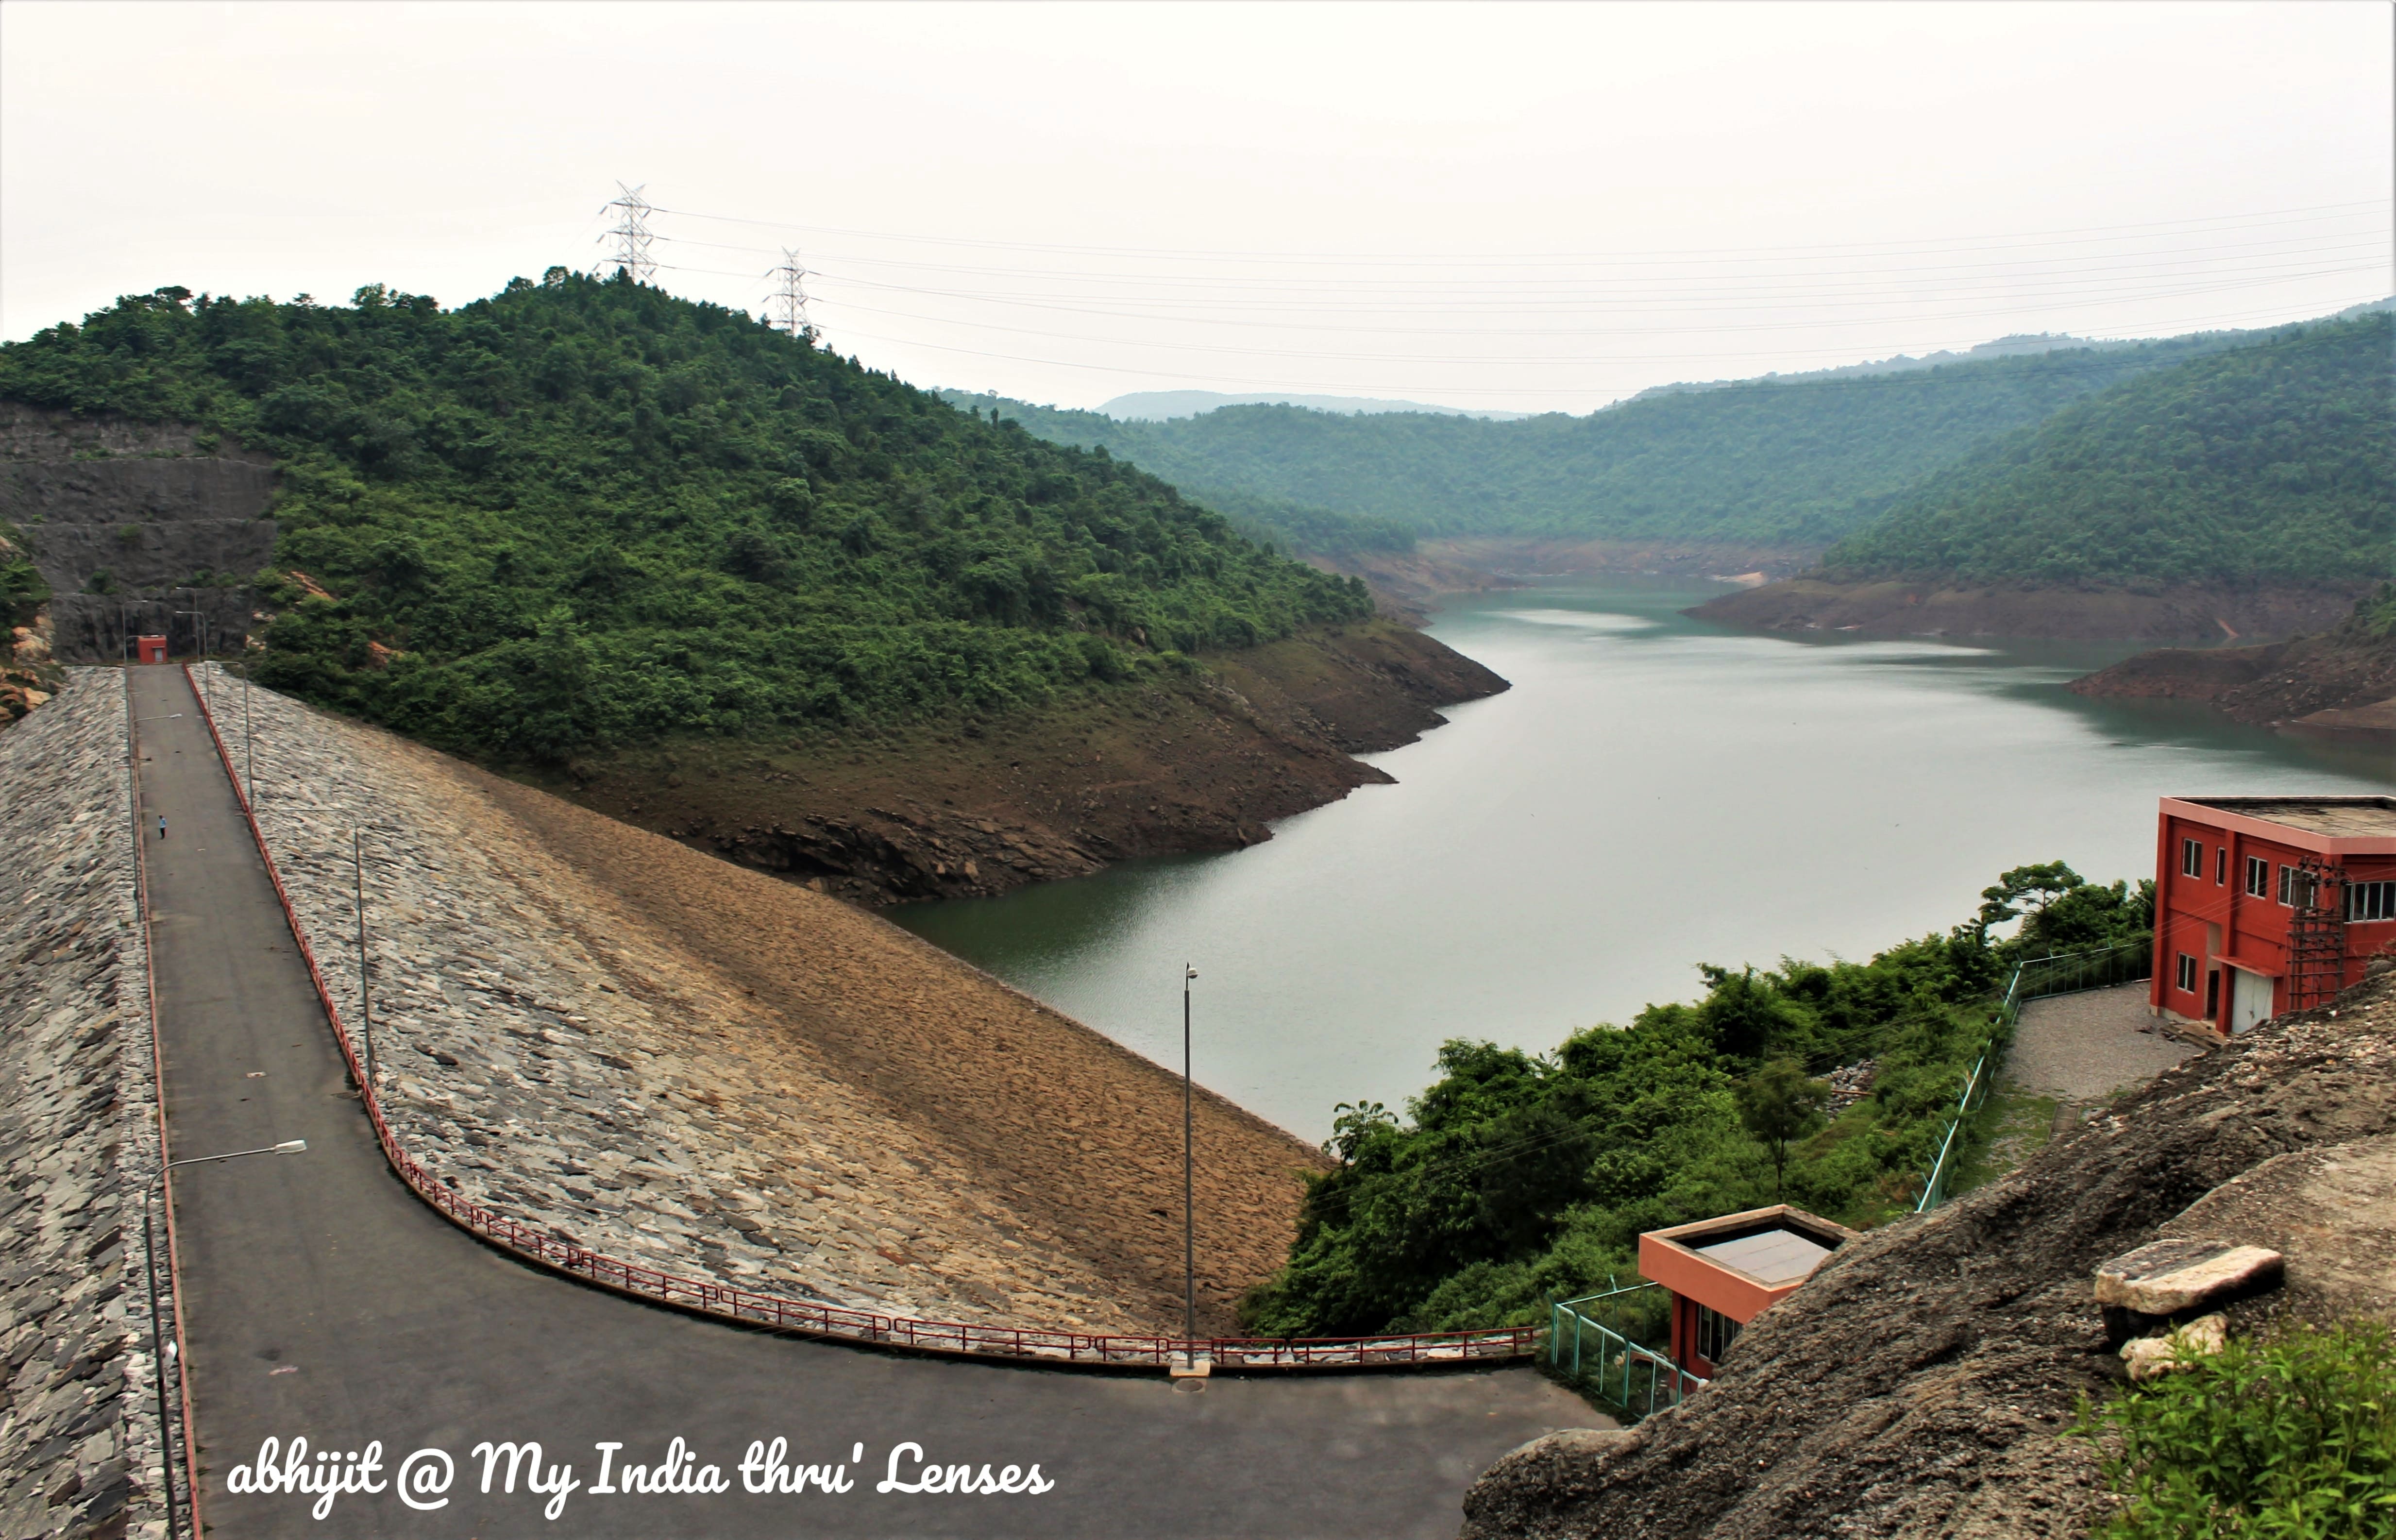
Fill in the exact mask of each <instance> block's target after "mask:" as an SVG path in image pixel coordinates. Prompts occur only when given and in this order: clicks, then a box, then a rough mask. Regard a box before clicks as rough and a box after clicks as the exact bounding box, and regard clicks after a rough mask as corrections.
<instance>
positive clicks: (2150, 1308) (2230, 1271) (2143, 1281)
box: [2097, 1241, 2282, 1316]
mask: <svg viewBox="0 0 2396 1540" xmlns="http://www.w3.org/2000/svg"><path fill="white" fill-rule="evenodd" d="M2281 1270H2282V1263H2281V1258H2280V1254H2279V1253H2278V1252H2275V1251H2266V1250H2264V1249H2263V1248H2262V1247H2260V1246H2233V1245H2230V1243H2229V1242H2228V1241H2153V1242H2150V1244H2147V1245H2144V1246H2140V1247H2139V1248H2138V1249H2137V1250H2136V1251H2133V1252H2125V1253H2123V1255H2120V1256H2117V1257H2115V1258H2113V1259H2112V1260H2111V1261H2110V1262H2106V1263H2102V1264H2100V1265H2099V1266H2098V1267H2097V1304H2099V1305H2104V1306H2109V1307H2112V1308H2118V1309H2123V1310H2132V1311H2136V1313H2137V1314H2139V1315H2148V1316H2175V1315H2179V1314H2181V1313H2182V1312H2184V1311H2188V1310H2193V1309H2196V1308H2199V1307H2201V1306H2203V1305H2208V1304H2212V1303H2215V1302H2216V1301H2219V1300H2225V1299H2230V1298H2233V1297H2235V1296H2237V1295H2240V1294H2251V1293H2253V1292H2255V1291H2256V1290H2258V1289H2266V1288H2270V1287H2271V1286H2272V1285H2274V1284H2276V1283H2278V1282H2279V1281H2280V1275H2281Z"/></svg>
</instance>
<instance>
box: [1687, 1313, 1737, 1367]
mask: <svg viewBox="0 0 2396 1540" xmlns="http://www.w3.org/2000/svg"><path fill="white" fill-rule="evenodd" d="M1738 1331H1739V1323H1738V1322H1737V1321H1733V1320H1732V1319H1731V1318H1730V1317H1728V1316H1726V1315H1724V1314H1723V1313H1722V1312H1721V1311H1720V1310H1717V1309H1715V1308H1713V1307H1711V1306H1710V1305H1700V1306H1698V1307H1697V1325H1696V1334H1697V1357H1699V1358H1701V1359H1703V1360H1705V1361H1707V1362H1708V1363H1710V1364H1713V1365H1714V1366H1716V1367H1717V1368H1719V1367H1720V1366H1721V1364H1722V1356H1723V1355H1724V1353H1727V1352H1729V1351H1730V1345H1731V1344H1732V1343H1734V1342H1737V1340H1738ZM1709 1347H1711V1348H1712V1349H1713V1351H1711V1352H1708V1351H1707V1350H1706V1349H1707V1348H1709Z"/></svg>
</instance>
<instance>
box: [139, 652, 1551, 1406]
mask: <svg viewBox="0 0 2396 1540" xmlns="http://www.w3.org/2000/svg"><path fill="white" fill-rule="evenodd" d="M183 675H184V678H185V680H186V681H187V682H188V683H191V684H193V690H192V694H193V697H194V698H196V699H197V700H198V701H199V703H200V715H201V718H202V720H204V721H206V723H207V724H208V736H209V737H210V738H211V739H213V740H214V741H215V743H216V746H217V757H218V758H219V759H220V761H221V762H222V763H223V764H224V768H225V777H226V778H227V779H228V780H230V781H231V782H232V783H233V800H234V801H235V802H237V803H239V804H240V806H241V811H242V816H243V817H244V818H246V819H247V820H248V823H249V832H250V837H251V838H252V839H254V840H256V841H257V842H258V853H259V855H260V856H261V857H262V858H263V859H264V860H265V862H266V875H267V877H268V879H269V880H270V881H271V882H273V884H274V896H275V897H276V898H277V899H279V900H280V901H281V902H282V905H283V912H284V915H285V917H286V919H288V920H289V922H290V924H291V936H292V939H293V940H294V941H296V942H297V943H298V944H299V948H300V960H301V961H302V962H304V963H307V965H308V976H309V978H310V979H311V980H312V981H313V983H314V984H315V986H316V998H317V999H318V1000H319V1001H320V1002H323V1004H324V1007H325V1016H326V1019H327V1020H329V1021H330V1022H331V1023H332V1027H333V1041H334V1042H338V1043H339V1044H340V1048H341V1056H342V1058H343V1059H345V1060H347V1061H348V1063H349V1066H350V1078H351V1080H352V1082H353V1083H355V1084H356V1085H357V1086H358V1087H359V1089H360V1099H361V1101H362V1103H363V1104H364V1106H365V1108H366V1119H367V1121H368V1122H371V1123H372V1124H373V1125H374V1131H375V1138H376V1140H377V1141H378V1142H379V1144H380V1145H381V1146H382V1153H383V1159H385V1160H386V1161H389V1162H391V1168H392V1170H393V1172H395V1173H397V1174H398V1175H399V1178H400V1180H401V1181H403V1182H405V1183H406V1184H407V1187H408V1189H409V1190H410V1191H412V1192H414V1193H415V1194H416V1195H417V1196H418V1197H419V1198H420V1199H422V1200H423V1201H426V1202H427V1203H430V1204H431V1205H433V1209H434V1210H435V1211H437V1212H438V1213H440V1214H441V1215H443V1216H444V1217H446V1218H447V1219H448V1220H449V1221H450V1222H451V1223H453V1224H455V1225H457V1226H458V1227H459V1228H461V1229H463V1230H465V1231H467V1232H468V1233H469V1234H472V1235H474V1236H476V1237H478V1238H479V1239H481V1240H483V1241H486V1242H488V1243H489V1244H491V1245H495V1246H497V1247H499V1249H501V1250H503V1251H506V1252H509V1253H511V1254H512V1255H515V1256H518V1257H520V1258H522V1259H523V1260H525V1261H526V1262H530V1263H533V1264H535V1265H537V1266H539V1267H543V1268H550V1269H552V1271H556V1272H560V1273H564V1274H566V1276H568V1277H570V1278H577V1279H580V1280H581V1281H584V1282H587V1283H592V1284H596V1285H597V1286H598V1287H600V1288H603V1289H612V1290H614V1291H615V1292H617V1293H619V1294H629V1295H631V1296H632V1297H633V1298H636V1299H642V1300H646V1301H648V1302H649V1303H651V1304H656V1305H664V1306H667V1307H669V1308H673V1309H678V1310H686V1311H690V1312H692V1313H694V1314H698V1315H706V1316H714V1317H718V1318H720V1319H723V1320H726V1321H739V1322H741V1323H743V1324H745V1325H752V1326H765V1327H769V1328H771V1329H773V1330H775V1331H779V1332H790V1333H794V1334H801V1335H805V1336H818V1337H827V1338H831V1339H833V1340H836V1341H842V1342H856V1343H867V1344H872V1345H874V1346H877V1347H893V1348H901V1349H905V1350H908V1351H912V1352H918V1353H932V1354H941V1355H946V1356H950V1357H964V1358H979V1359H1003V1360H1007V1361H1014V1362H1018V1363H1036V1364H1042V1365H1047V1366H1052V1367H1058V1368H1063V1367H1081V1368H1092V1369H1098V1368H1109V1367H1139V1366H1146V1367H1151V1368H1164V1367H1165V1366H1167V1365H1168V1364H1169V1363H1170V1362H1171V1361H1173V1360H1176V1359H1181V1358H1185V1357H1188V1356H1190V1355H1192V1354H1194V1355H1196V1356H1197V1357H1200V1358H1204V1359H1207V1360H1209V1361H1211V1362H1212V1363H1213V1365H1214V1367H1216V1368H1217V1369H1220V1370H1262V1369H1379V1368H1402V1367H1405V1366H1407V1365H1424V1366H1431V1365H1444V1364H1454V1363H1459V1362H1464V1361H1478V1360H1503V1359H1516V1358H1527V1357H1529V1356H1530V1354H1531V1353H1532V1352H1533V1351H1534V1350H1535V1349H1536V1348H1537V1339H1538V1334H1539V1329H1538V1328H1537V1327H1536V1326H1505V1327H1497V1328H1493V1329H1490V1330H1486V1331H1471V1332H1415V1333H1409V1334H1404V1335H1396V1336H1364V1337H1202V1338H1198V1339H1196V1340H1194V1341H1193V1340H1191V1339H1189V1338H1184V1337H1173V1336H1138V1335H1117V1334H1097V1333H1089V1332H1058V1331H1045V1330H1042V1329H1040V1328H1037V1327H1021V1326H978V1325H974V1324H971V1323H968V1322H965V1321H922V1320H917V1319H915V1318H914V1317H912V1316H887V1315H880V1314H877V1313H874V1312H872V1311H867V1310H852V1309H849V1308H845V1307H844V1306H839V1305H823V1304H817V1303H812V1302H810V1301H806V1300H799V1299H785V1298H782V1297H781V1296H780V1295H779V1294H759V1293H756V1292H754V1291H752V1290H748V1289H741V1288H736V1287H734V1286H733V1285H731V1284H728V1283H711V1282H702V1281H697V1280H694V1279H688V1278H681V1277H677V1276H676V1275H674V1274H672V1273H668V1272H660V1271H659V1270H657V1269H656V1268H644V1267H641V1266H639V1265H637V1264H635V1263H631V1262H624V1261H620V1260H619V1259H617V1258H615V1257H612V1256H607V1255H602V1254H601V1253H598V1252H594V1251H592V1250H590V1249H589V1248H588V1247H584V1246H579V1245H576V1244H575V1243H574V1242H572V1241H567V1240H565V1239H563V1238H561V1237H559V1236H557V1235H554V1234H552V1233H551V1232H550V1231H547V1230H543V1229H537V1228H534V1227H532V1226H530V1225H527V1224H525V1223H523V1222H522V1221H520V1220H516V1219H512V1218H510V1217H509V1216H508V1215H504V1214H500V1213H498V1212H496V1211H494V1210H492V1209H488V1208H486V1207H484V1206H483V1205H482V1204H480V1203H476V1202H473V1201H470V1200H468V1199H466V1198H464V1197H462V1196H460V1195H459V1193H458V1191H457V1190H456V1189H455V1188H452V1187H451V1186H450V1185H449V1184H448V1183H447V1182H446V1181H443V1180H439V1179H437V1178H435V1176H434V1175H433V1173H432V1172H430V1171H428V1170H427V1169H426V1168H425V1167H424V1166H423V1164H422V1163H420V1162H419V1161H418V1160H417V1159H416V1158H415V1157H414V1156H412V1155H410V1154H408V1153H407V1151H406V1149H404V1148H401V1146H400V1143H399V1138H398V1136H397V1135H395V1134H393V1132H392V1129H391V1125H390V1124H389V1123H388V1122H384V1121H383V1115H382V1106H381V1103H380V1101H379V1099H378V1098H377V1096H376V1094H375V1088H374V1087H373V1086H371V1085H368V1084H367V1083H366V1073H365V1071H364V1069H362V1068H361V1067H360V1065H359V1062H358V1055H357V1053H356V1051H355V1049H354V1048H353V1046H352V1045H351V1042H350V1034H349V1029H348V1028H347V1027H345V1026H344V1025H343V1024H342V1021H341V1013H340V1010H339V1007H337V1006H336V1005H335V1004H334V1003H333V996H332V992H331V991H330V990H329V989H326V987H325V976H324V974H323V973H322V972H321V971H319V970H318V968H317V966H316V953H315V950H314V949H313V948H312V947H311V946H310V945H309V944H308V934H307V931H306V930H305V929H304V928H303V927H302V926H301V925H300V913H299V910H298V909H295V908H293V907H292V903H291V895H290V893H289V892H288V891H287V890H286V888H285V887H284V885H283V873H282V870H281V869H280V868H278V867H277V866H276V865H275V863H274V852H273V850H272V849H270V848H269V847H268V845H267V843H266V831H265V830H263V829H262V828H260V825H259V822H258V813H257V810H256V809H255V808H253V807H251V806H250V803H249V798H248V796H247V795H246V793H245V791H244V790H243V788H242V784H241V777H239V776H238V775H235V774H234V773H233V755H232V752H231V750H228V749H227V748H226V747H225V741H224V737H223V735H222V734H220V733H219V732H218V731H217V721H216V715H215V713H214V712H212V711H210V710H208V704H207V693H206V691H205V690H203V689H201V688H199V686H198V682H197V681H195V680H193V679H192V670H191V666H190V665H189V664H186V665H184V667H183Z"/></svg>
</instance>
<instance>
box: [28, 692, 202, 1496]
mask: <svg viewBox="0 0 2396 1540" xmlns="http://www.w3.org/2000/svg"><path fill="white" fill-rule="evenodd" d="M125 715H126V712H125V696H124V691H123V686H122V684H121V683H120V682H119V680H118V679H117V678H116V676H115V675H114V674H113V673H111V672H109V671H106V670H92V669H84V670H73V672H72V673H71V674H70V676H69V677H68V679H67V680H66V681H65V688H64V689H63V691H62V692H61V693H60V696H59V697H58V698H57V699H54V700H52V701H50V702H49V703H48V704H47V705H45V706H43V707H42V708H41V709H40V710H36V711H34V712H33V714H32V715H31V716H29V717H27V718H26V719H25V720H24V721H23V722H21V723H20V724H18V725H17V726H15V727H13V728H11V729H9V730H8V731H7V733H0V828H5V829H6V830H7V837H6V838H5V839H0V896H5V897H0V1088H5V1089H0V1235H5V1236H6V1237H7V1245H6V1246H5V1247H0V1535H7V1537H8V1540H33V1537H36V1536H52V1535H56V1536H77V1537H81V1536H92V1535H123V1534H126V1533H140V1534H156V1533H161V1532H162V1531H163V1528H164V1518H163V1514H164V1508H163V1507H162V1503H163V1495H162V1491H161V1488H160V1484H159V1483H160V1480H161V1479H162V1466H161V1460H160V1454H159V1449H160V1445H159V1429H158V1400H157V1379H156V1374H157V1363H156V1361H155V1360H154V1359H153V1356H152V1353H151V1332H150V1313H149V1285H148V1281H147V1279H146V1278H145V1277H144V1276H143V1270H142V1269H143V1267H144V1263H145V1256H144V1253H143V1248H142V1237H141V1214H142V1208H141V1190H142V1187H143V1184H144V1182H145V1180H146V1179H147V1177H148V1176H149V1175H152V1174H153V1173H154V1172H155V1171H156V1169H157V1165H158V1102H157V1081H156V1076H155V1074H154V1072H153V1065H152V1058H151V1042H150V1004H149V964H148V961H147V946H146V943H145V940H144V938H143V935H142V930H141V924H140V909H139V900H138V897H137V885H136V884H137V876H136V870H135V850H134V843H133V840H132V837H131V832H132V829H131V826H132V819H133V812H132V804H131V802H130V787H129V784H128V782H127V780H126V763H125V745H126V725H125ZM159 1244H160V1250H161V1252H162V1254H163V1251H164V1247H165V1240H164V1236H163V1234H162V1235H161V1237H160V1242H159ZM161 1260H162V1262H163V1255H162V1258H161ZM161 1284H162V1287H163V1285H164V1278H163V1268H162V1277H161ZM168 1341H169V1342H170V1343H171V1341H172V1338H171V1336H169V1338H168Z"/></svg>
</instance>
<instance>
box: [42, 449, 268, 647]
mask: <svg viewBox="0 0 2396 1540" xmlns="http://www.w3.org/2000/svg"><path fill="white" fill-rule="evenodd" d="M273 496H274V466H273V461H272V460H271V459H269V458H267V457H265V456H264V455H260V454H257V453H254V452H252V451H249V450H246V449H244V448H242V447H241V446H240V445H236V444H234V443H233V442H232V441H231V440H226V439H220V438H218V437H216V436H215V435H212V434H208V433H205V432H202V431H199V430H197V429H193V428H190V427H185V426H178V425H172V424H163V425H162V424H147V423H135V422H127V421H124V420H121V419H117V418H79V417H75V416H73V414H71V413H64V412H52V411H45V410H43V409H40V408H38V407H32V406H24V405H17V404H14V403H6V402H0V523H6V524H10V525H13V526H14V527H15V529H16V531H17V532H18V535H19V536H20V537H21V542H22V544H23V545H24V546H25V547H26V548H27V551H28V553H29V554H30V555H31V556H32V558H33V564H34V565H35V566H36V567H37V568H38V569H39V570H40V572H41V575H42V578H43V579H44V580H45V581H46V582H47V583H48V584H49V586H50V590H51V598H50V601H49V604H48V616H47V620H48V626H49V638H48V645H49V649H50V651H51V652H52V653H53V654H55V655H56V657H58V658H59V659H60V660H61V661H63V662H70V663H73V662H86V663H90V662H113V661H115V660H116V659H117V658H118V657H121V656H122V655H123V650H124V645H125V638H126V636H128V635H130V634H133V633H135V632H151V633H153V634H159V635H165V636H167V637H169V638H170V639H171V641H170V645H172V646H173V647H174V648H175V649H176V650H177V651H179V652H192V651H197V650H198V641H197V638H198V628H197V625H196V623H195V621H194V619H193V617H192V616H191V615H189V614H182V615H178V614H177V613H176V612H178V611H198V612H200V613H201V614H203V615H205V616H206V620H207V627H208V631H209V637H210V645H211V646H212V647H216V646H219V644H218V643H217V641H216V638H218V637H220V636H221V637H222V638H223V639H224V640H223V644H222V645H226V646H233V647H239V646H240V645H242V644H243V643H244V641H245V640H246V637H247V635H248V631H249V626H250V619H251V598H250V592H249V589H248V587H247V584H248V581H249V579H250V578H251V577H253V576H254V575H255V574H256V573H257V572H258V570H259V569H260V567H262V566H264V565H265V564H267V561H268V559H269V558H270V557H271V556H272V555H273V550H274V535H275V528H274V521H273V520H272V519H270V518H268V517H267V516H266V511H267V507H268V505H269V503H270V502H272V501H273Z"/></svg>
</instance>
